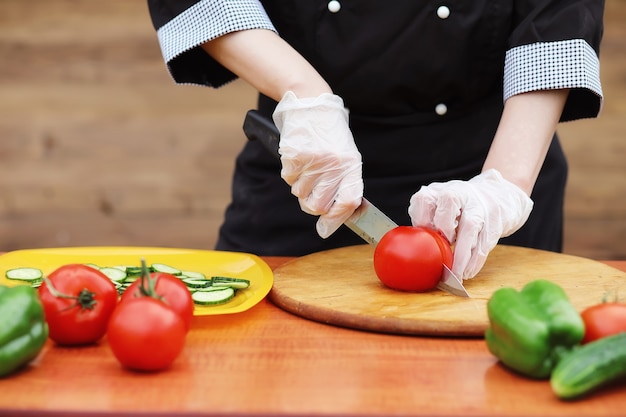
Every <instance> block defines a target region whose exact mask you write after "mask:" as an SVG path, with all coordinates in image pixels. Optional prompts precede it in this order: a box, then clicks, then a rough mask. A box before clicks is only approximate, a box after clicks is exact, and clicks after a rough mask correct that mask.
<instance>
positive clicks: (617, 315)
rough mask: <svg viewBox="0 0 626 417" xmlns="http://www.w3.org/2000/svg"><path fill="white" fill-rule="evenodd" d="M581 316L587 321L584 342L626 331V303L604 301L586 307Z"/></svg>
mask: <svg viewBox="0 0 626 417" xmlns="http://www.w3.org/2000/svg"><path fill="white" fill-rule="evenodd" d="M580 316H581V317H582V319H583V322H584V323H585V337H584V338H583V340H582V343H583V344H584V343H589V342H593V341H594V340H598V339H601V338H603V337H607V336H611V335H614V334H617V333H621V332H626V304H624V303H617V302H611V303H602V304H597V305H594V306H591V307H589V308H587V309H585V310H584V311H583V312H582V313H581V314H580Z"/></svg>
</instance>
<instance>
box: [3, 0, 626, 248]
mask: <svg viewBox="0 0 626 417" xmlns="http://www.w3.org/2000/svg"><path fill="white" fill-rule="evenodd" d="M605 19H606V29H605V38H604V41H603V47H602V56H601V71H602V77H603V87H604V90H605V96H606V103H605V107H604V110H603V113H602V115H601V117H600V118H599V119H596V120H584V121H577V122H573V123H569V124H564V125H561V126H560V128H559V131H560V133H561V135H562V139H563V144H564V147H565V149H566V152H567V154H568V156H569V160H570V181H569V188H568V194H567V203H566V210H567V211H566V236H565V238H566V244H565V252H567V253H570V254H575V255H580V256H585V257H589V258H595V259H626V140H625V139H626V25H624V21H626V0H607V4H606V15H605ZM254 104H255V92H254V91H253V90H252V89H251V88H250V87H249V86H248V85H247V84H245V83H243V82H242V81H237V82H234V83H232V84H230V85H228V86H226V87H224V88H222V89H220V90H209V89H207V88H202V87H196V86H176V85H174V83H173V82H172V80H171V79H170V78H169V75H168V74H167V72H166V70H165V66H164V63H163V61H162V58H161V54H160V50H159V48H158V44H157V40H156V34H155V32H154V30H153V28H152V25H151V23H150V20H149V16H148V12H147V7H146V2H145V1H144V0H107V1H94V0H28V1H25V0H0V251H7V250H15V249H22V248H35V247H52V246H82V245H147V246H170V247H171V246H174V247H190V248H204V249H211V248H212V247H213V244H214V242H215V239H216V235H217V228H218V226H219V224H220V222H221V217H222V212H223V210H224V207H225V205H226V204H227V202H228V199H229V187H230V177H231V171H232V166H233V158H234V155H235V154H236V153H237V151H238V150H239V148H240V147H241V146H242V144H243V142H244V141H245V138H244V136H243V134H242V132H241V124H242V121H243V116H244V114H245V111H246V110H248V109H249V108H252V107H254Z"/></svg>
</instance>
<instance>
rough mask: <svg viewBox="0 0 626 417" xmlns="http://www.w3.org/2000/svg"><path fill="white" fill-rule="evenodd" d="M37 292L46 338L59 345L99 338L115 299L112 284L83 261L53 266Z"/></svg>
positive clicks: (91, 340)
mask: <svg viewBox="0 0 626 417" xmlns="http://www.w3.org/2000/svg"><path fill="white" fill-rule="evenodd" d="M38 292H39V298H40V300H41V303H42V304H43V307H44V313H45V316H46V321H47V322H48V327H49V329H50V336H49V337H50V339H52V340H53V341H55V342H56V343H58V344H60V345H84V344H90V343H95V342H97V341H98V340H100V339H101V338H102V336H104V334H105V333H106V329H107V324H108V321H109V319H110V317H111V314H112V313H113V310H114V309H115V306H116V305H117V299H118V294H117V289H116V288H115V284H113V283H112V282H111V280H110V279H109V278H108V277H107V276H106V275H104V274H103V273H102V272H100V271H98V270H96V269H94V268H91V267H89V266H87V265H82V264H71V265H64V266H61V267H60V268H58V269H56V270H55V271H54V272H52V273H51V274H50V275H48V277H46V278H45V279H44V281H43V283H42V284H41V286H40V287H39V289H38Z"/></svg>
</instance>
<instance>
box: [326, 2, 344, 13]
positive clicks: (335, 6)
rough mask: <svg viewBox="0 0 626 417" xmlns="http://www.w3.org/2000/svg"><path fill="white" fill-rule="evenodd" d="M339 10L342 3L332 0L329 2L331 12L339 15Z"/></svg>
mask: <svg viewBox="0 0 626 417" xmlns="http://www.w3.org/2000/svg"><path fill="white" fill-rule="evenodd" d="M339 10H341V3H339V2H338V1H337V0H331V1H329V2H328V11H329V12H331V13H337V12H338V11H339Z"/></svg>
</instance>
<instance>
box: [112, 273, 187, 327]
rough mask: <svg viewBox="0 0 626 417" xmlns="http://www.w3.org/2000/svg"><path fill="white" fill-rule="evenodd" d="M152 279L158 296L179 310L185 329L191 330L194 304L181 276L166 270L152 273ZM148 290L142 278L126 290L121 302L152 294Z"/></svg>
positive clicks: (176, 310) (172, 307)
mask: <svg viewBox="0 0 626 417" xmlns="http://www.w3.org/2000/svg"><path fill="white" fill-rule="evenodd" d="M150 281H151V282H153V283H154V288H153V291H154V292H155V293H156V295H157V298H159V299H160V300H161V301H163V302H164V303H165V304H167V305H168V306H169V307H170V308H171V309H172V310H174V311H175V312H177V313H178V315H179V316H181V318H182V319H183V321H184V323H185V329H187V330H189V328H190V327H191V320H192V319H193V309H194V304H193V299H192V298H191V293H190V292H189V288H188V287H187V285H185V283H184V282H183V281H181V279H180V278H178V277H176V276H174V275H171V274H167V273H164V272H153V273H151V274H150ZM144 283H145V282H144ZM148 292H149V290H146V288H145V287H144V286H143V285H142V280H141V279H138V280H136V281H135V282H133V283H132V284H131V285H130V286H129V287H128V288H127V289H126V290H125V291H124V293H123V294H122V297H121V299H120V303H124V302H126V301H128V300H130V299H134V298H142V297H145V296H150V294H149V293H148Z"/></svg>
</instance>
